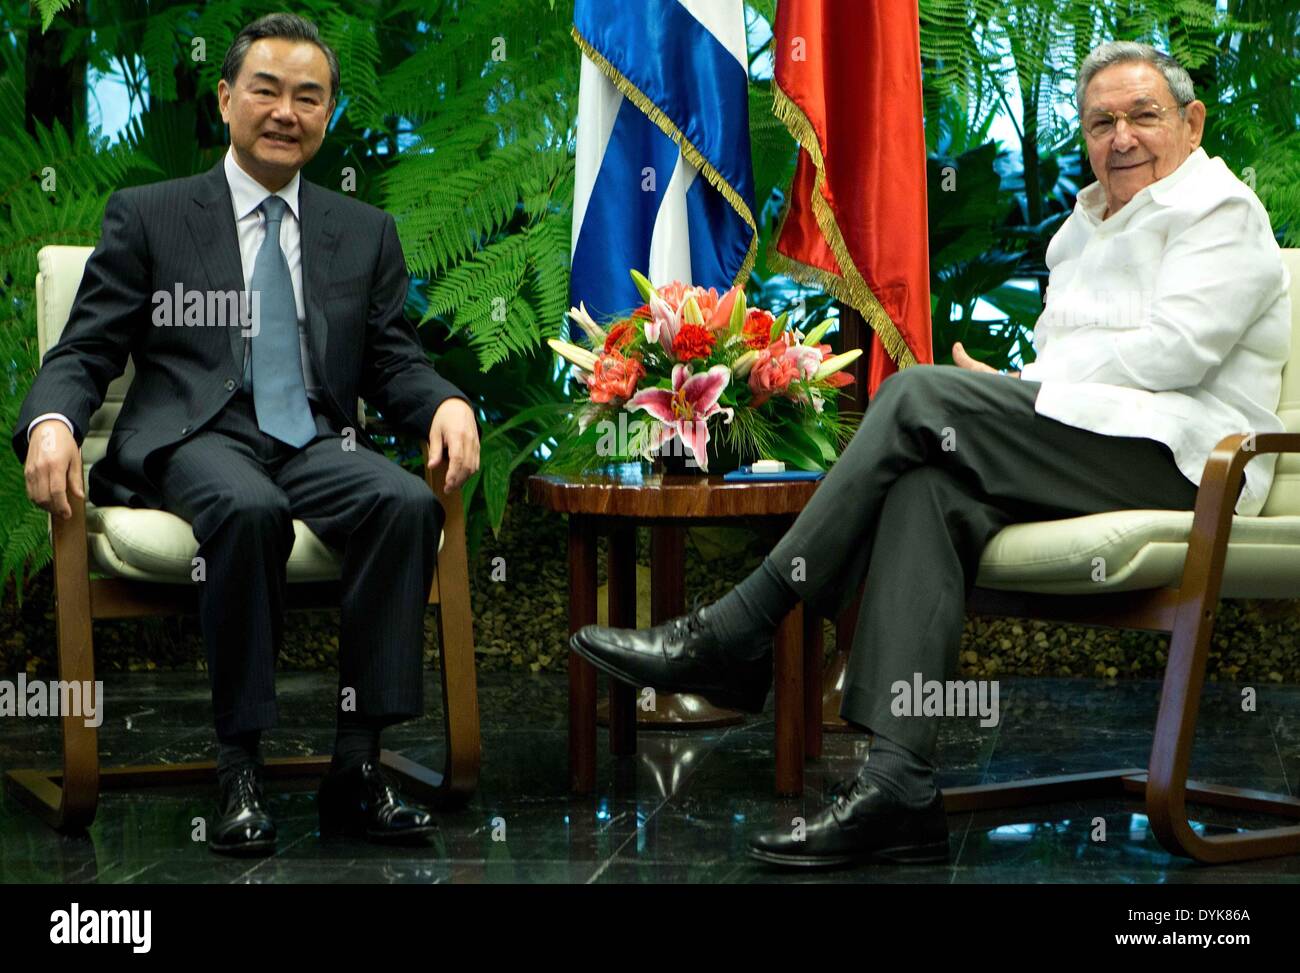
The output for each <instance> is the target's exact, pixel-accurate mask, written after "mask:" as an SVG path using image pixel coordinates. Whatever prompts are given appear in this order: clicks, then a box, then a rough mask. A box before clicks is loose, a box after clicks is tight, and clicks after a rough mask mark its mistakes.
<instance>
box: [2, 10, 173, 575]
mask: <svg viewBox="0 0 1300 973" xmlns="http://www.w3.org/2000/svg"><path fill="white" fill-rule="evenodd" d="M3 19H4V21H5V25H6V27H7V28H8V30H9V31H11V32H12V34H11V36H12V38H13V41H14V43H9V41H8V40H6V41H5V42H3V43H0V362H3V363H4V371H5V375H4V379H5V381H4V386H3V387H4V390H5V391H4V394H3V395H0V428H3V429H5V430H11V429H13V428H14V426H15V424H16V423H17V420H18V410H19V408H20V406H21V405H22V400H23V397H24V396H25V395H26V394H27V390H28V389H29V388H30V387H31V382H32V379H33V378H34V377H35V374H36V370H37V368H38V367H39V364H40V361H39V353H38V349H37V341H36V294H35V282H36V271H37V262H36V255H37V251H39V250H40V248H41V247H43V246H45V245H46V244H48V243H55V242H57V243H63V244H80V245H92V244H94V243H95V242H96V240H97V239H98V237H99V226H100V219H101V217H102V214H103V210H104V202H105V200H106V199H107V198H108V195H109V194H110V193H111V192H112V191H113V190H114V189H116V188H117V187H118V186H119V185H123V184H125V183H128V182H129V181H130V180H131V178H132V177H141V176H144V175H145V174H146V173H148V172H149V171H152V170H153V169H154V167H153V166H152V165H151V163H150V162H149V160H148V159H147V158H145V157H144V156H143V155H142V154H141V153H140V152H139V150H138V146H137V145H136V144H135V143H134V142H133V141H131V140H130V139H128V140H126V141H124V142H121V143H119V144H117V145H115V146H112V147H108V146H106V145H105V144H104V143H103V141H102V140H101V139H100V138H99V136H98V134H97V133H94V132H87V131H86V130H85V129H84V127H80V126H79V127H77V128H74V130H73V131H72V132H67V131H65V130H64V128H63V127H62V126H61V125H57V124H56V125H54V126H53V127H49V128H47V127H46V126H44V125H42V124H40V122H35V123H34V124H33V131H32V132H31V133H28V132H27V131H26V128H25V120H24V85H25V71H24V64H23V58H22V53H21V52H22V42H23V38H24V36H25V34H26V32H27V31H28V30H33V29H35V23H34V21H33V20H31V19H30V18H29V17H28V16H26V15H25V12H23V11H19V10H16V9H12V8H6V9H5V10H4V14H3ZM7 435H8V433H7V432H6V436H7ZM49 558H50V546H49V537H48V517H47V515H46V514H45V512H44V511H42V510H40V509H39V508H37V507H35V506H34V505H33V504H32V503H31V502H30V501H29V500H28V499H27V490H26V484H25V483H24V480H23V468H22V466H21V464H19V463H18V462H17V461H16V460H15V459H14V458H13V457H12V456H10V458H9V459H8V461H6V462H0V588H3V587H4V586H5V585H7V584H8V583H9V581H10V579H13V581H14V582H15V585H16V587H17V590H18V592H19V595H20V597H21V593H22V588H23V583H24V577H25V576H28V575H30V574H32V573H34V572H36V571H38V570H39V569H40V568H41V567H42V566H44V565H45V564H46V563H47V562H48V561H49Z"/></svg>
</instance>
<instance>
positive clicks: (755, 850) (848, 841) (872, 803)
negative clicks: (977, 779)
mask: <svg viewBox="0 0 1300 973" xmlns="http://www.w3.org/2000/svg"><path fill="white" fill-rule="evenodd" d="M832 793H833V794H834V796H835V799H834V801H832V802H831V804H830V805H828V806H827V807H826V808H824V809H823V810H822V811H820V812H819V813H818V814H817V816H816V817H814V818H812V819H811V820H810V821H808V823H807V824H806V825H805V826H804V827H803V829H802V831H801V832H796V831H795V830H794V829H793V828H791V829H790V830H787V831H767V832H763V833H760V834H756V835H754V836H753V837H752V838H750V840H749V855H750V857H751V858H756V859H758V860H759V861H761V862H766V863H767V864H769V865H785V866H791V867H804V868H808V867H813V868H816V867H829V866H836V865H854V864H863V863H868V862H893V863H908V864H917V863H922V862H941V861H947V860H948V815H947V814H946V813H945V811H944V809H943V794H941V793H939V792H938V791H936V792H935V795H934V799H933V800H932V801H931V802H930V803H929V804H927V805H926V806H925V807H923V808H920V809H919V810H914V809H912V808H908V807H905V806H904V805H902V804H900V803H899V802H898V801H897V800H896V799H895V798H894V796H893V795H892V794H890V793H888V792H887V791H885V790H882V789H881V788H880V786H879V785H877V784H876V783H875V782H874V781H872V780H871V779H869V778H865V777H863V776H861V775H858V776H857V777H855V778H853V780H852V781H851V782H848V783H846V784H839V785H836V787H835V788H833V789H832Z"/></svg>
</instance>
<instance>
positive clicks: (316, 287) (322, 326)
mask: <svg viewBox="0 0 1300 973" xmlns="http://www.w3.org/2000/svg"><path fill="white" fill-rule="evenodd" d="M332 195H333V194H332V193H330V192H328V191H326V190H324V189H321V188H320V187H319V186H317V185H314V184H313V183H310V182H308V181H307V180H306V179H300V180H299V183H298V213H299V218H300V220H301V223H302V302H303V305H304V306H305V310H306V312H307V346H308V350H309V351H310V353H311V354H312V355H313V356H314V357H315V359H316V360H315V361H314V362H313V365H314V366H315V368H316V376H317V380H318V381H319V382H320V384H321V385H322V386H324V385H325V373H324V372H323V371H322V369H323V367H324V364H325V352H326V345H327V339H328V336H329V321H328V319H327V318H326V316H325V292H326V290H328V289H329V282H330V268H331V266H332V265H333V262H334V254H335V253H336V252H337V250H338V242H339V240H338V227H337V226H336V224H335V221H334V219H333V217H332V215H331V211H332V202H333V201H332V199H331V197H332Z"/></svg>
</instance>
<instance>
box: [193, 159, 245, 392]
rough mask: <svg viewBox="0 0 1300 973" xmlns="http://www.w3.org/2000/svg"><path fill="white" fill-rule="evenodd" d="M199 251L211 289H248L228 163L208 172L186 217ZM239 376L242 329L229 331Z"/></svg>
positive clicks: (242, 366)
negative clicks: (241, 256) (231, 196)
mask: <svg viewBox="0 0 1300 973" xmlns="http://www.w3.org/2000/svg"><path fill="white" fill-rule="evenodd" d="M185 222H186V223H187V224H188V225H189V229H190V235H191V236H192V237H193V238H194V246H195V249H197V250H198V253H199V259H200V260H201V261H202V263H203V272H204V273H205V274H206V275H207V278H208V287H209V288H211V289H212V290H214V291H232V290H233V291H237V292H240V293H242V292H243V290H244V268H243V265H242V264H241V263H240V259H239V234H238V232H237V231H236V230H235V212H234V204H233V203H231V201H230V185H229V184H228V183H227V182H226V170H225V163H224V161H222V162H218V163H217V164H216V165H215V166H213V167H212V168H211V169H209V170H208V172H207V175H205V176H204V177H203V179H202V180H201V181H200V182H199V186H198V188H197V189H196V190H195V192H194V205H193V206H191V208H190V212H189V213H188V214H187V215H186V217H185ZM226 330H227V332H229V333H228V334H227V338H229V340H230V355H231V358H232V359H233V361H234V366H235V374H237V375H238V374H241V373H242V372H243V370H244V346H243V341H242V335H243V329H242V328H238V327H235V328H227V329H226Z"/></svg>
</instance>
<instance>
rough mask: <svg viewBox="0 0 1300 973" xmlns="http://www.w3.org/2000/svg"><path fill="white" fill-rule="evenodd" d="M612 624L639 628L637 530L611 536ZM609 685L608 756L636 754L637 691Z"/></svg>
mask: <svg viewBox="0 0 1300 973" xmlns="http://www.w3.org/2000/svg"><path fill="white" fill-rule="evenodd" d="M608 574H609V588H608V590H607V594H608V598H609V604H608V606H607V607H608V608H609V624H610V626H611V627H613V628H636V528H635V527H625V526H622V527H616V528H614V529H613V530H611V531H610V532H609V570H608ZM608 682H609V752H610V753H612V754H615V755H617V756H626V755H628V754H634V753H636V697H637V687H635V686H629V685H627V684H626V683H623V682H620V681H619V680H617V679H610V680H608Z"/></svg>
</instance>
